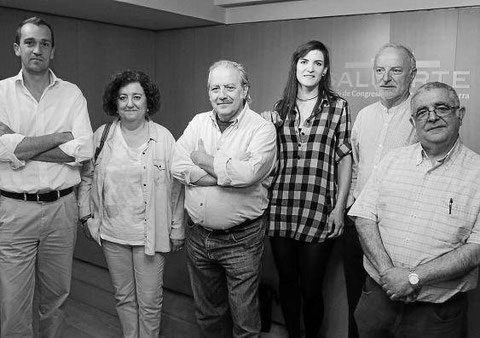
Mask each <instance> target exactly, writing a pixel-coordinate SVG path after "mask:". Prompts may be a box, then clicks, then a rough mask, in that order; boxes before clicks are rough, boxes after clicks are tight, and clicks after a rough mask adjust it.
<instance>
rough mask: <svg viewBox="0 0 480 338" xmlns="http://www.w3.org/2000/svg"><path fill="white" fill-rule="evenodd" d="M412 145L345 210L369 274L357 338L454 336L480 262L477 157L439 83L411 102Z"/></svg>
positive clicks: (460, 112)
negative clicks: (414, 138)
mask: <svg viewBox="0 0 480 338" xmlns="http://www.w3.org/2000/svg"><path fill="white" fill-rule="evenodd" d="M411 111H412V113H411V118H412V124H413V125H414V127H415V130H416V133H417V136H418V139H419V141H420V142H419V143H416V144H413V145H410V146H407V147H402V148H398V149H395V150H393V151H391V152H390V153H389V154H387V155H386V156H385V157H384V159H383V160H382V161H381V162H380V164H379V166H378V168H377V169H376V170H374V171H373V173H372V175H371V176H370V178H369V180H368V182H367V184H366V185H365V187H364V189H363V190H362V193H361V194H360V196H359V197H358V199H357V201H356V202H355V204H354V205H353V207H352V208H351V210H350V213H349V215H351V216H356V217H357V219H356V227H357V230H358V233H359V236H360V242H361V244H362V248H363V250H364V252H365V260H364V265H365V269H366V271H367V273H368V277H367V280H366V282H365V286H364V292H363V293H362V296H361V298H360V301H359V303H358V306H357V309H356V311H355V318H356V319H357V324H358V328H359V333H360V336H361V337H365V338H375V337H427V338H460V337H463V334H464V329H465V328H464V324H465V322H466V321H465V317H466V311H467V296H466V291H468V290H471V289H473V288H475V287H476V285H477V279H478V269H477V266H478V264H479V263H480V155H478V154H476V153H475V152H473V151H471V150H470V149H468V148H467V147H466V146H464V145H463V143H462V141H461V140H460V137H459V130H460V126H461V124H462V121H463V117H464V114H465V108H464V107H461V106H460V101H459V99H458V96H457V94H456V92H455V90H454V89H453V88H452V87H450V86H449V85H446V84H444V83H440V82H432V83H427V84H425V85H423V86H421V87H420V88H419V89H418V91H417V92H416V93H415V95H413V97H412V100H411Z"/></svg>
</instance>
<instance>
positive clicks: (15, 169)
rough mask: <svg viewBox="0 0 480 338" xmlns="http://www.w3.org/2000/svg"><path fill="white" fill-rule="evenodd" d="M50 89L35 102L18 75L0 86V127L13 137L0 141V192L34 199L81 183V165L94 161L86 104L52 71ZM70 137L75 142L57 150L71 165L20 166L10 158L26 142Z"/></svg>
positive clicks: (26, 163) (36, 163)
mask: <svg viewBox="0 0 480 338" xmlns="http://www.w3.org/2000/svg"><path fill="white" fill-rule="evenodd" d="M50 79H51V82H50V85H49V86H48V87H47V88H46V89H45V91H44V93H43V95H42V97H41V98H40V101H39V102H37V100H35V98H34V97H33V96H32V94H31V93H30V92H29V91H28V89H27V88H26V87H25V84H24V82H23V76H22V71H20V73H18V75H17V76H14V77H11V78H8V79H5V80H2V81H0V121H1V122H3V123H5V124H6V125H8V126H9V127H10V129H12V130H13V131H14V132H15V133H14V134H6V135H3V136H0V189H2V190H7V191H11V192H27V193H35V192H42V191H50V190H60V189H65V188H68V187H71V186H74V185H76V184H78V183H80V173H79V162H81V161H84V160H86V159H89V158H91V157H92V155H93V144H92V128H91V126H90V119H89V116H88V111H87V101H86V100H85V97H84V96H83V94H82V92H81V91H80V89H78V87H77V86H76V85H74V84H72V83H70V82H67V81H63V80H61V79H59V78H57V77H56V76H55V74H53V72H52V71H50ZM67 131H69V132H71V133H72V134H73V137H74V139H73V140H72V141H69V142H66V143H64V144H62V145H60V146H59V148H60V149H61V150H62V151H63V152H64V153H65V154H67V155H69V156H72V157H74V158H75V162H74V163H54V162H41V161H32V160H27V161H20V160H19V159H18V158H17V157H16V156H15V154H14V151H15V148H16V147H17V145H18V144H19V143H20V142H21V141H22V140H23V139H24V137H27V136H42V135H47V134H52V133H58V132H67Z"/></svg>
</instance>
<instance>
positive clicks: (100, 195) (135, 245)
mask: <svg viewBox="0 0 480 338" xmlns="http://www.w3.org/2000/svg"><path fill="white" fill-rule="evenodd" d="M103 108H104V110H105V112H106V113H107V115H112V116H115V117H116V118H115V120H114V121H113V123H112V124H111V125H108V126H107V129H106V131H105V128H106V125H103V126H101V127H100V128H98V130H97V131H96V132H95V133H94V144H95V145H96V146H97V149H99V151H98V152H97V154H96V155H98V157H96V158H95V160H93V161H91V163H87V164H86V165H85V166H84V168H83V175H82V182H81V184H80V187H79V203H80V216H81V222H82V224H83V225H84V231H85V233H86V236H87V237H91V238H93V239H94V240H95V241H96V242H97V243H98V244H100V245H101V246H102V249H103V252H104V255H105V258H106V261H107V265H108V269H109V272H110V276H111V279H112V283H113V287H114V291H115V299H116V309H117V313H118V316H119V318H120V323H121V326H122V330H123V336H124V337H142V338H143V337H158V335H159V331H160V317H161V309H162V299H163V296H162V285H163V270H164V265H165V257H164V253H166V252H170V251H177V250H179V249H181V247H182V246H183V240H184V228H183V196H184V195H183V189H182V186H181V185H180V184H179V183H178V182H177V181H176V180H174V179H173V177H172V176H171V174H170V165H171V160H172V156H173V151H174V144H175V139H174V138H173V136H172V135H171V134H170V132H169V131H168V130H167V129H166V128H164V127H162V126H161V125H159V124H157V123H154V122H153V121H152V120H151V119H150V115H152V114H154V113H155V112H156V111H158V109H159V108H160V93H159V91H158V88H157V86H156V85H155V84H154V83H152V82H151V81H150V79H149V78H148V76H147V75H146V74H144V73H142V72H139V71H124V72H122V73H119V74H116V75H115V76H114V77H113V80H112V81H111V82H110V83H109V84H108V85H107V86H106V89H105V92H104V95H103ZM102 138H103V141H102Z"/></svg>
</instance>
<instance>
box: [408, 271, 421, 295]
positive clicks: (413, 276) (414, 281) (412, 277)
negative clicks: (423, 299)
mask: <svg viewBox="0 0 480 338" xmlns="http://www.w3.org/2000/svg"><path fill="white" fill-rule="evenodd" d="M408 282H409V283H410V285H411V286H412V287H413V288H414V289H415V290H419V289H420V278H419V277H418V275H417V273H416V272H415V269H413V268H412V269H410V273H409V274H408Z"/></svg>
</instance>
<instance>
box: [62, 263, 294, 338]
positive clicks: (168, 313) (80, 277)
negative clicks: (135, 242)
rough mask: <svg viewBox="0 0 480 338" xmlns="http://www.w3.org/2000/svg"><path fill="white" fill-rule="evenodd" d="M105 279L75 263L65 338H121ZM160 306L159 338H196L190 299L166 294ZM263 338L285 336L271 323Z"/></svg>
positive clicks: (106, 277) (104, 275)
mask: <svg viewBox="0 0 480 338" xmlns="http://www.w3.org/2000/svg"><path fill="white" fill-rule="evenodd" d="M93 276H94V278H95V279H94V280H93V279H92V277H93ZM108 278H109V277H108V273H105V272H103V271H102V270H100V269H98V268H96V267H92V266H89V265H88V264H85V263H82V262H79V261H75V262H74V272H73V279H72V290H71V296H70V297H69V299H68V301H67V303H66V324H67V325H66V328H65V331H64V334H63V336H64V337H65V338H92V337H95V338H114V337H115V338H117V337H121V336H122V332H121V330H120V323H119V321H118V317H117V315H116V313H115V310H114V301H113V295H112V294H111V285H110V283H109V280H108ZM94 281H95V282H94ZM96 285H105V287H102V288H99V287H97V286H96ZM163 304H164V305H163V314H162V329H161V333H160V337H162V338H196V337H199V333H198V329H197V326H196V324H195V315H194V304H193V299H192V297H190V296H187V295H183V294H180V293H176V292H171V291H169V290H165V291H164V303H163ZM262 337H264V338H284V337H287V334H286V331H285V328H284V326H282V325H278V324H275V323H273V324H272V327H271V330H270V332H269V333H262Z"/></svg>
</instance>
